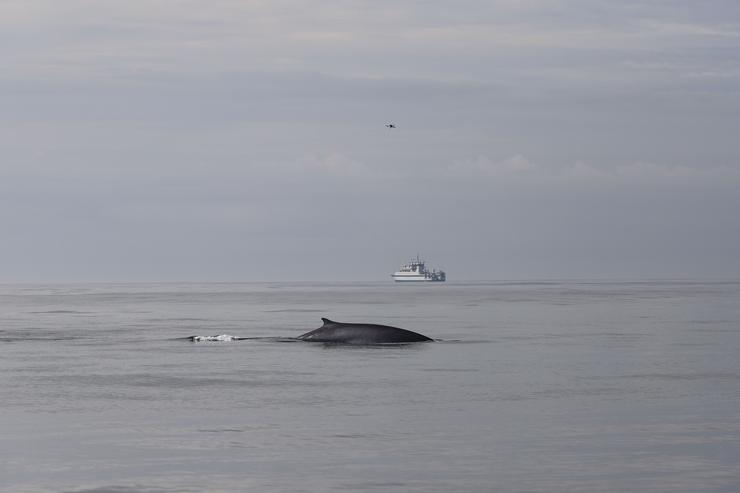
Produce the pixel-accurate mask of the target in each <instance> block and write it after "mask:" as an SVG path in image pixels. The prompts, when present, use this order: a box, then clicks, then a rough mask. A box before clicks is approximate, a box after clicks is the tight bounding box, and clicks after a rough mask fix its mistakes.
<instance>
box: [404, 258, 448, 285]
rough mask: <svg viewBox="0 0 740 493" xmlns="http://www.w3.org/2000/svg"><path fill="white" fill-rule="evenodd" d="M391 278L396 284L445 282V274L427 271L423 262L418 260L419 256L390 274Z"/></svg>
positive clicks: (438, 271)
mask: <svg viewBox="0 0 740 493" xmlns="http://www.w3.org/2000/svg"><path fill="white" fill-rule="evenodd" d="M391 277H392V278H393V280H394V281H396V282H430V281H431V282H435V281H436V282H444V281H446V280H447V274H445V272H444V271H443V270H436V269H432V270H428V269H427V268H426V264H425V262H424V261H423V260H421V259H419V255H417V256H416V259H415V260H411V262H409V263H408V264H406V265H404V266H402V267H401V268H400V269H398V270H397V271H396V272H394V273H393V274H391Z"/></svg>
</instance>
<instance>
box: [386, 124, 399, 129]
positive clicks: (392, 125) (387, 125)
mask: <svg viewBox="0 0 740 493" xmlns="http://www.w3.org/2000/svg"><path fill="white" fill-rule="evenodd" d="M385 126H386V127H388V128H396V126H395V125H394V124H392V123H386V125H385Z"/></svg>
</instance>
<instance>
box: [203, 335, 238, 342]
mask: <svg viewBox="0 0 740 493" xmlns="http://www.w3.org/2000/svg"><path fill="white" fill-rule="evenodd" d="M236 340H238V339H237V338H236V337H235V336H230V335H228V334H221V335H215V336H193V342H228V341H236Z"/></svg>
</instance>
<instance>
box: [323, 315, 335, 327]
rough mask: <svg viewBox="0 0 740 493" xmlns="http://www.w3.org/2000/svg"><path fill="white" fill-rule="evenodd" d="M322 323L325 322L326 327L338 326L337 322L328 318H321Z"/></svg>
mask: <svg viewBox="0 0 740 493" xmlns="http://www.w3.org/2000/svg"><path fill="white" fill-rule="evenodd" d="M321 321H322V322H324V325H336V322H334V321H333V320H329V319H328V318H324V317H321Z"/></svg>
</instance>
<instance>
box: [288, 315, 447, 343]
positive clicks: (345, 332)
mask: <svg viewBox="0 0 740 493" xmlns="http://www.w3.org/2000/svg"><path fill="white" fill-rule="evenodd" d="M321 320H322V321H323V322H324V325H322V326H321V327H319V328H318V329H316V330H312V331H311V332H306V333H305V334H303V335H300V336H298V337H297V339H300V340H302V341H308V342H324V343H332V344H391V343H405V342H427V341H432V340H433V339H430V338H429V337H427V336H425V335H422V334H418V333H416V332H412V331H410V330H406V329H399V328H398V327H391V326H389V325H377V324H345V323H341V322H334V321H332V320H329V319H328V318H322V319H321Z"/></svg>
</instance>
